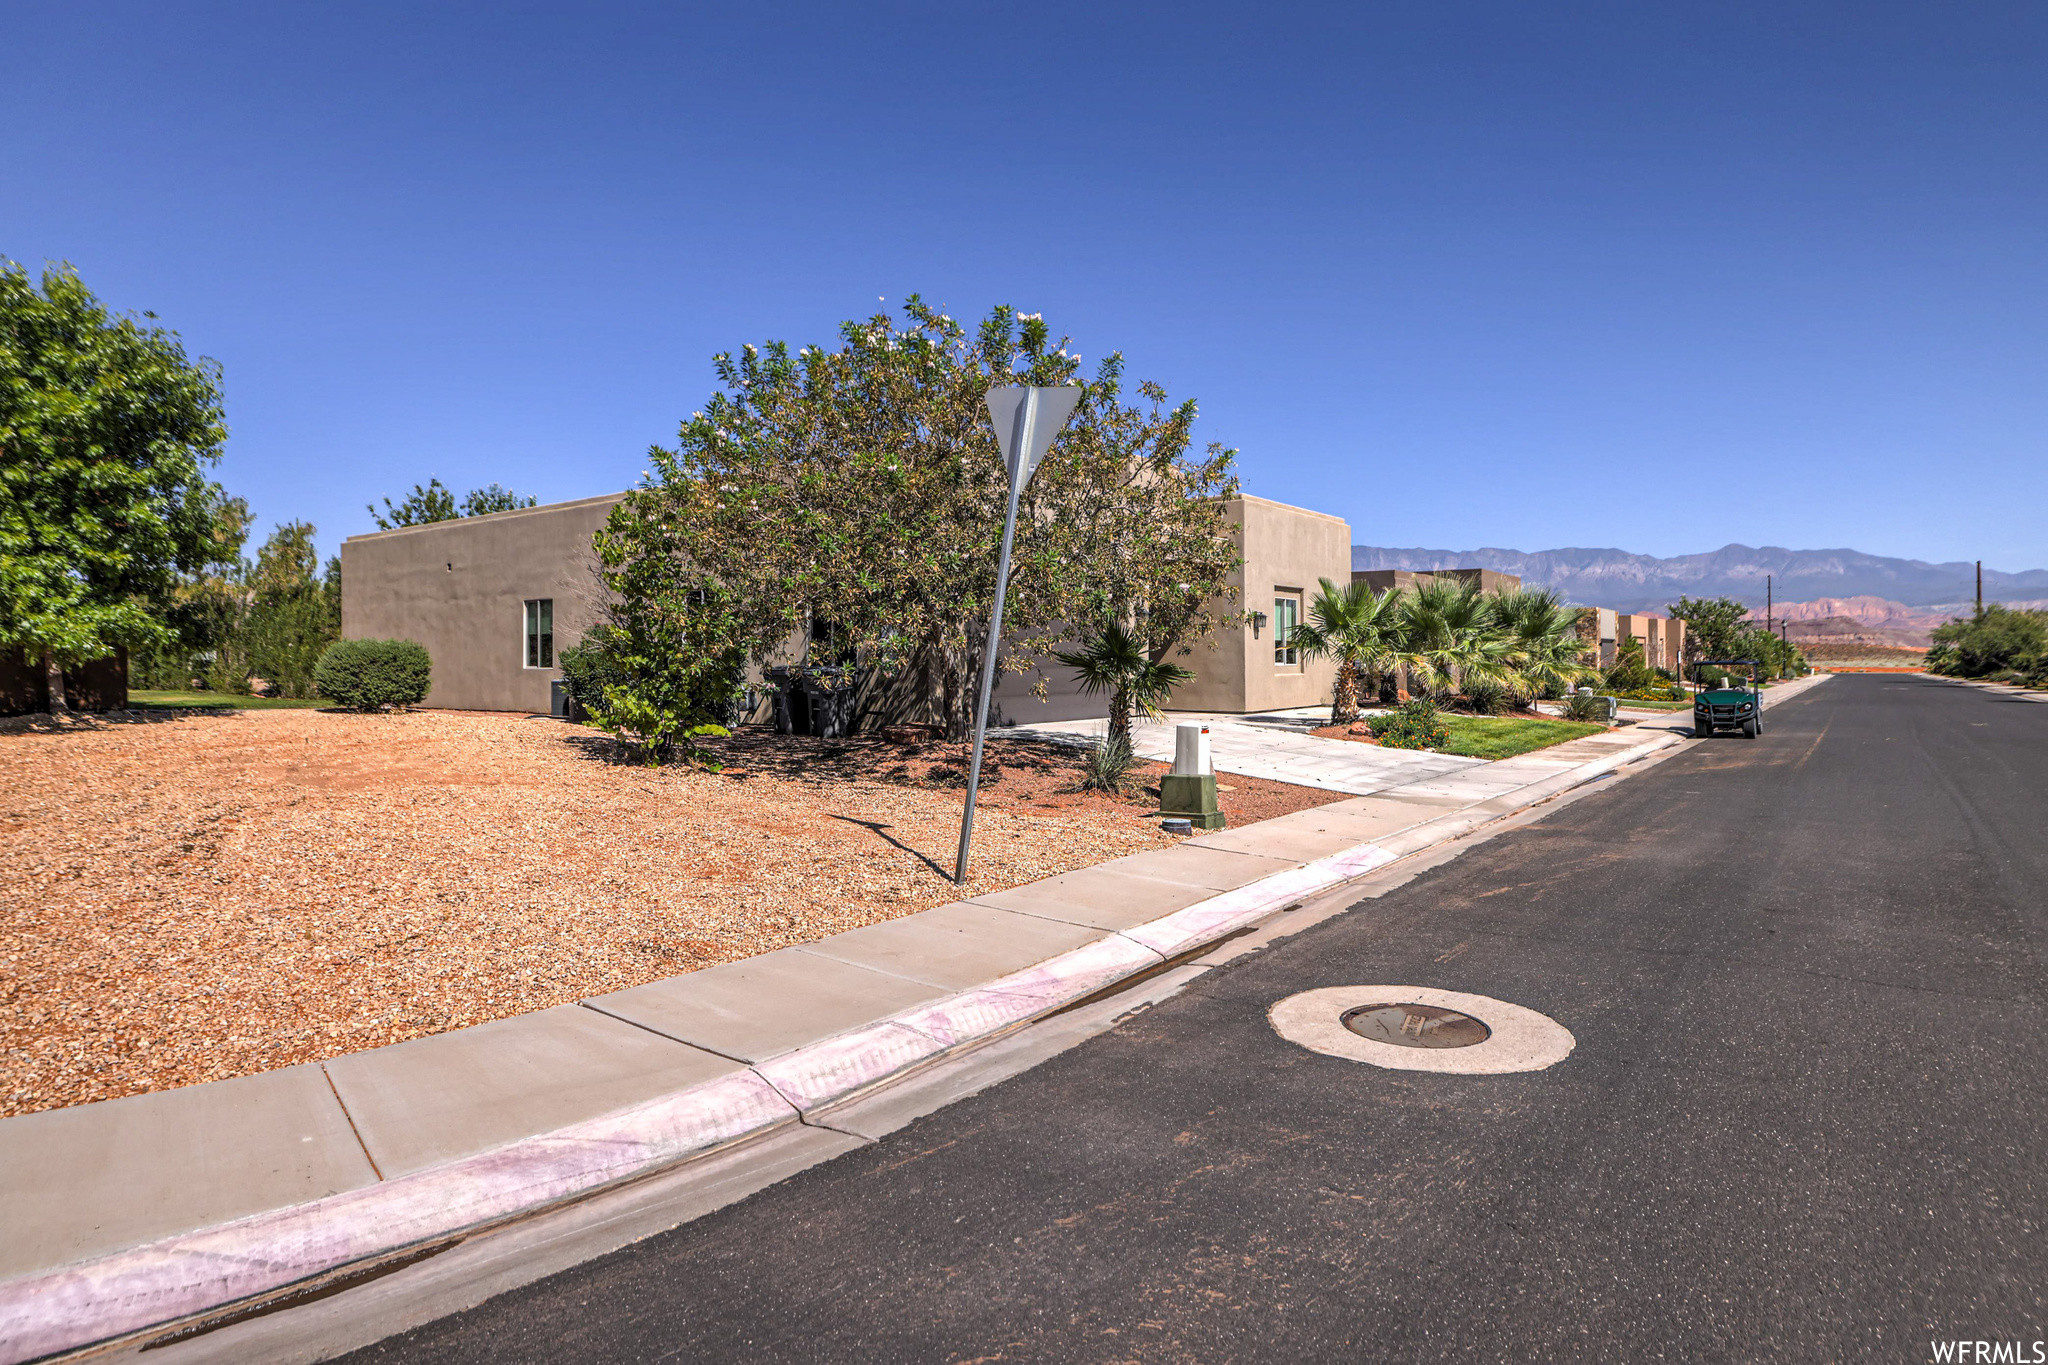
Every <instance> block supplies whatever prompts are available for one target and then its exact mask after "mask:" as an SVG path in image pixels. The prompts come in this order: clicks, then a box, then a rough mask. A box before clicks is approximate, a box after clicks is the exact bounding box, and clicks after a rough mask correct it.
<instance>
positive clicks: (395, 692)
mask: <svg viewBox="0 0 2048 1365" xmlns="http://www.w3.org/2000/svg"><path fill="white" fill-rule="evenodd" d="M432 672H433V661H432V660H430V659H429V658H428V657H427V651H426V647H425V646H424V645H417V644H414V643H413V642H412V641H411V640H336V641H335V642H334V643H333V644H331V645H329V646H327V649H326V651H325V652H324V653H322V654H321V656H320V662H319V663H317V664H315V665H314V666H313V686H314V687H315V688H317V689H318V690H319V692H320V695H321V696H323V697H326V698H329V699H330V700H332V701H333V702H335V703H336V704H337V705H339V706H343V707H346V708H347V709H348V710H350V711H381V710H383V709H384V708H385V707H387V706H399V707H404V706H412V705H414V704H415V703H417V702H420V701H422V700H424V699H425V698H426V695H427V684H428V679H429V676H430V675H431V674H432Z"/></svg>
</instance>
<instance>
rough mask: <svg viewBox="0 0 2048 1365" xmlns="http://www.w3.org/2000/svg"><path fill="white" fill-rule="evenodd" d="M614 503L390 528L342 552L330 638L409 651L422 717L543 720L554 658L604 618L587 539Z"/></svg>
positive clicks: (609, 497)
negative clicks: (428, 661) (531, 715)
mask: <svg viewBox="0 0 2048 1365" xmlns="http://www.w3.org/2000/svg"><path fill="white" fill-rule="evenodd" d="M624 497H625V494H623V493H607V494H605V495H604V496H602V497H596V498H580V499H578V500H577V501H575V502H557V503H550V504H549V505H547V506H546V507H525V508H521V509H519V510H518V511H516V512H493V513H491V514H490V515H489V516H482V517H462V518H459V519H457V520H455V521H436V522H429V523H428V524H427V525H425V526H401V527H399V528H398V529H397V530H395V531H373V532H371V533H370V534H368V535H361V536H350V537H349V538H348V539H347V540H345V541H343V542H342V543H341V633H342V636H343V638H345V639H350V640H361V639H372V640H416V641H418V642H419V643H420V644H423V645H425V646H426V647H427V653H428V654H429V655H430V656H431V657H432V658H433V661H434V673H433V690H432V691H431V692H429V693H428V694H427V701H426V704H427V705H429V706H446V707H451V708H453V709H455V710H458V711H531V712H538V713H543V714H545V713H546V712H548V711H549V710H550V709H551V699H552V694H553V684H554V683H555V682H556V680H558V679H559V678H560V677H561V676H562V672H561V669H560V668H559V667H557V666H556V662H555V659H556V654H557V653H558V651H560V650H561V649H562V648H564V647H566V646H568V645H572V644H575V643H576V641H577V640H579V639H581V638H582V635H583V632H584V631H586V630H588V629H589V628H590V627H591V626H593V625H595V624H597V622H598V621H600V620H601V619H603V616H604V606H605V592H604V586H603V584H602V583H601V582H600V581H599V580H598V577H597V556H596V554H595V553H594V552H593V551H592V549H591V545H590V541H591V537H593V536H594V535H596V534H597V531H598V528H599V527H601V526H603V525H604V523H605V518H606V517H609V516H610V515H611V512H612V508H614V507H616V506H618V504H619V502H620V500H621V499H623V498H624Z"/></svg>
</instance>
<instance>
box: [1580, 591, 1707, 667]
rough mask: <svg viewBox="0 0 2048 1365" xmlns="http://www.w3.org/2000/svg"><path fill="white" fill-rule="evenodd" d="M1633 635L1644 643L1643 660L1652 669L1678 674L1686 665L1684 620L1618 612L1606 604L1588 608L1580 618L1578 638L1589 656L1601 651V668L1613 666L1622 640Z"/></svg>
mask: <svg viewBox="0 0 2048 1365" xmlns="http://www.w3.org/2000/svg"><path fill="white" fill-rule="evenodd" d="M1630 638H1634V639H1637V640H1640V641H1642V642H1643V661H1644V662H1645V663H1647V664H1649V665H1650V667H1652V668H1668V669H1670V670H1671V671H1672V672H1674V673H1676V672H1678V671H1679V670H1680V669H1682V668H1683V667H1684V661H1685V622H1683V621H1680V620H1677V619H1675V618H1673V617H1668V616H1651V615H1649V614H1648V613H1645V612H1635V613H1632V614H1631V613H1627V612H1616V611H1613V610H1611V609H1609V608H1607V607H1587V608H1585V611H1584V614H1583V615H1582V616H1580V618H1579V639H1580V640H1581V641H1582V642H1583V643H1584V644H1585V646H1586V653H1587V655H1588V656H1589V657H1590V656H1591V655H1592V654H1593V653H1594V652H1595V651H1596V650H1597V651H1598V653H1599V667H1601V668H1612V667H1613V666H1614V660H1615V657H1616V654H1617V651H1618V650H1619V649H1620V646H1621V642H1622V641H1623V640H1627V639H1630Z"/></svg>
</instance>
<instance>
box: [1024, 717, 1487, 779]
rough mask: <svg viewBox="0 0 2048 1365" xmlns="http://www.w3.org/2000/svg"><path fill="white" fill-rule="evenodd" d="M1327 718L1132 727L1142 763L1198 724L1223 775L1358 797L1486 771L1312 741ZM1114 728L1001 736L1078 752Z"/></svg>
mask: <svg viewBox="0 0 2048 1365" xmlns="http://www.w3.org/2000/svg"><path fill="white" fill-rule="evenodd" d="M1329 714H1330V712H1329V708H1328V707H1326V706H1323V707H1315V708H1312V709H1310V708H1304V709H1300V710H1294V711H1275V712H1271V713H1264V714H1259V715H1252V716H1238V715H1230V716H1218V715H1211V714H1205V713H1200V712H1183V711H1173V712H1168V713H1167V716H1166V720H1165V721H1164V722H1163V723H1153V722H1149V721H1140V722H1139V723H1137V724H1136V725H1134V726H1132V727H1131V747H1132V748H1133V749H1135V750H1136V751H1137V754H1138V756H1139V757H1140V758H1149V759H1152V760H1154V761H1156V762H1160V763H1171V762H1172V761H1173V727H1174V726H1176V725H1182V724H1186V723H1188V722H1191V721H1194V722H1200V723H1202V724H1204V725H1207V726H1208V727H1209V753H1210V758H1211V761H1212V762H1213V764H1214V765H1215V768H1216V771H1217V772H1219V773H1238V774H1240V775H1242V776H1245V777H1263V778H1267V779H1269V780H1271V781H1274V782H1292V783H1294V784H1295V785H1296V786H1301V787H1320V788H1322V789H1323V790H1325V791H1333V792H1345V793H1347V794H1349V795H1352V796H1369V795H1371V794H1372V793H1373V792H1377V791H1384V790H1386V789H1387V788H1388V787H1401V786H1406V785H1407V784H1408V783H1410V782H1420V781H1422V780H1423V779H1424V778H1431V777H1444V776H1448V775H1450V774H1452V773H1457V772H1462V771H1464V770H1465V769H1467V768H1476V767H1483V766H1485V760H1483V759H1477V758H1454V757H1452V756H1450V755H1448V754H1432V753H1423V752H1418V751H1415V750H1411V749H1382V748H1379V747H1377V746H1376V745H1371V744H1354V743H1352V742H1351V741H1349V740H1342V739H1323V738H1321V737H1319V736H1317V735H1312V734H1309V733H1308V731H1309V729H1311V728H1312V727H1314V726H1316V725H1320V724H1323V723H1324V722H1325V721H1326V720H1327V719H1328V717H1329ZM1108 726H1109V722H1107V721H1102V720H1067V721H1053V722H1049V723H1047V724H1043V725H1020V726H1017V727H1016V728H1014V729H1010V730H1005V731H1002V732H1001V733H1003V734H1012V735H1036V736H1039V737H1041V738H1044V739H1051V740H1054V741H1064V742H1069V743H1075V744H1079V743H1083V742H1086V741H1088V740H1092V739H1100V738H1101V737H1102V736H1103V734H1104V733H1105V732H1106V731H1107V730H1108Z"/></svg>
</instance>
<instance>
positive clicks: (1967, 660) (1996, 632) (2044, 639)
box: [1927, 603, 2048, 680]
mask: <svg viewBox="0 0 2048 1365" xmlns="http://www.w3.org/2000/svg"><path fill="white" fill-rule="evenodd" d="M2044 659H2048V612H2041V611H2024V610H2022V611H2016V610H2014V609H2012V608H2010V607H2006V606H2002V605H1999V604H1997V603H1994V604H1992V605H1991V606H1988V607H1986V608H1984V611H1983V613H1982V614H1981V615H1978V616H1973V617H1971V618H1969V619H1968V620H1961V619H1958V620H1954V621H1946V622H1943V623H1942V624H1941V625H1939V626H1936V627H1935V628H1934V636H1933V647H1932V648H1931V649H1929V650H1928V651H1927V667H1928V668H1929V670H1930V671H1932V672H1935V673H1943V674H1947V675H1948V676H1950V677H1955V678H1990V677H1997V676H1999V675H2002V674H2006V673H2013V674H2017V675H2019V677H2020V678H2022V679H2027V680H2032V679H2035V678H2038V677H2040V676H2041V675H2042V674H2043V673H2044V672H2048V664H2044Z"/></svg>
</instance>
